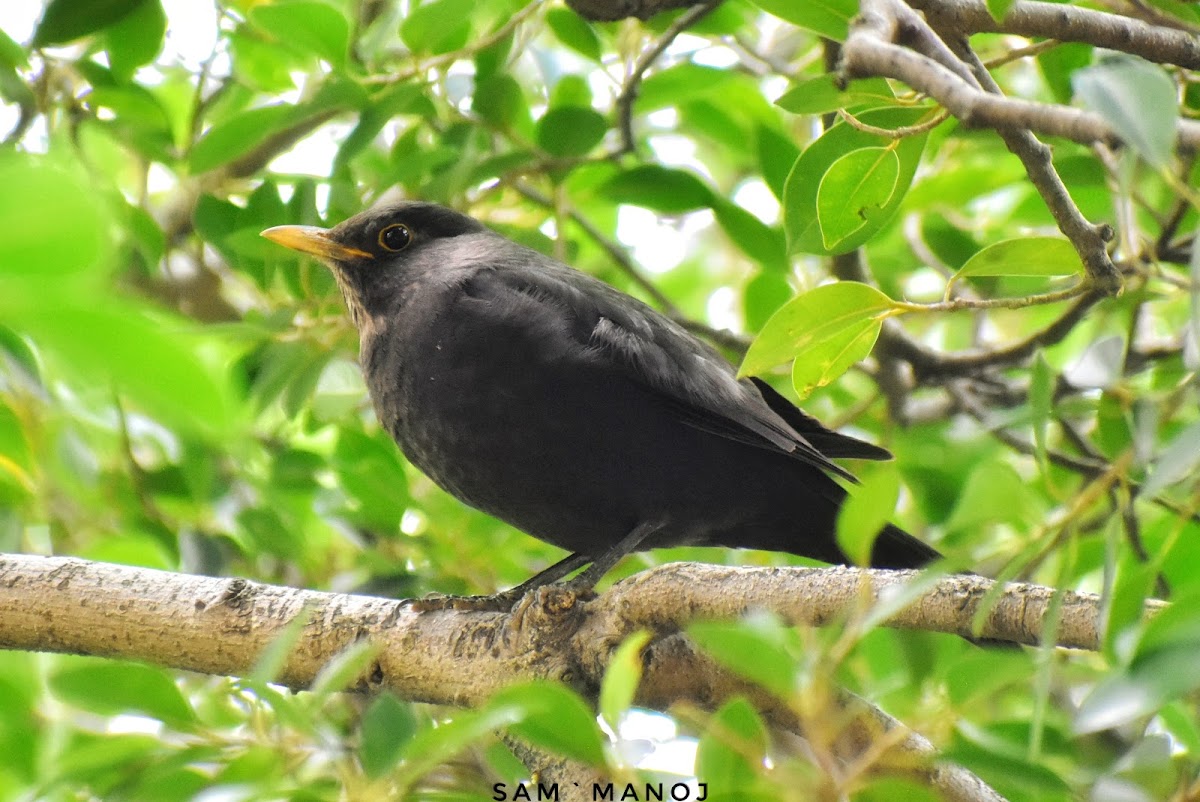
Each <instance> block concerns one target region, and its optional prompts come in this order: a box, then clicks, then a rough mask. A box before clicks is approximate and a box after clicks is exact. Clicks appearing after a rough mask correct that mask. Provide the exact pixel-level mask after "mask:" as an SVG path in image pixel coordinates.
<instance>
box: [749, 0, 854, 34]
mask: <svg viewBox="0 0 1200 802" xmlns="http://www.w3.org/2000/svg"><path fill="white" fill-rule="evenodd" d="M754 4H755V5H756V6H758V7H759V8H761V9H762V10H763V11H766V12H767V13H768V14H774V15H775V16H777V17H779V18H780V19H782V20H787V21H788V22H790V23H792V24H793V25H798V26H800V27H801V28H804V29H806V30H810V31H812V32H813V33H815V34H819V35H820V36H824V37H825V38H826V39H832V40H834V41H835V42H844V41H846V33H847V31H848V30H849V25H850V19H851V18H852V17H853V16H854V15H855V14H857V13H858V0H804V2H797V1H796V0H754Z"/></svg>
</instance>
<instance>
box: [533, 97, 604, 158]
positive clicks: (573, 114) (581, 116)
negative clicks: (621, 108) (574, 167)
mask: <svg viewBox="0 0 1200 802" xmlns="http://www.w3.org/2000/svg"><path fill="white" fill-rule="evenodd" d="M607 131H608V120H606V119H605V118H604V115H602V114H600V113H599V112H597V111H595V110H593V109H590V108H581V107H579V106H557V107H554V108H551V109H548V110H547V111H546V113H545V114H543V115H542V117H541V119H539V120H538V122H537V142H538V145H539V146H540V147H541V148H542V150H544V151H546V152H547V153H549V154H551V155H552V156H585V155H587V153H588V152H589V151H590V150H591V149H592V148H594V147H596V145H599V144H600V140H602V139H603V138H604V134H605V133H606V132H607Z"/></svg>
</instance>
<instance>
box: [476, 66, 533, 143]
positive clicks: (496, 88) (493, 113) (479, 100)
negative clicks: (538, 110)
mask: <svg viewBox="0 0 1200 802" xmlns="http://www.w3.org/2000/svg"><path fill="white" fill-rule="evenodd" d="M471 108H472V110H473V111H474V112H475V113H476V114H478V115H479V116H480V117H482V118H483V119H484V120H485V121H487V122H489V123H491V124H492V125H494V126H496V127H497V128H500V129H502V130H505V131H510V130H511V131H517V132H518V133H524V132H526V131H528V130H530V127H531V126H530V116H529V104H528V103H526V102H525V93H524V91H523V90H522V89H521V85H520V84H518V83H517V82H516V80H515V79H514V78H513V77H512V76H511V75H509V74H508V73H500V74H499V75H494V76H492V77H491V78H488V79H487V80H485V81H480V82H479V83H477V84H476V85H475V94H474V95H473V96H472V100H471Z"/></svg>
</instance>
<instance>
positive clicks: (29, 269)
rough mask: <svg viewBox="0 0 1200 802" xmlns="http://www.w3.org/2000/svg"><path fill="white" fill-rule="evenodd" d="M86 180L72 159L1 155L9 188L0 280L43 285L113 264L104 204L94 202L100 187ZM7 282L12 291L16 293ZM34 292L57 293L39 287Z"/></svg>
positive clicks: (1, 172)
mask: <svg viewBox="0 0 1200 802" xmlns="http://www.w3.org/2000/svg"><path fill="white" fill-rule="evenodd" d="M85 178H86V174H85V173H83V171H82V168H81V167H79V166H78V165H71V164H70V163H69V162H68V163H63V164H59V163H57V162H55V161H53V160H52V159H50V158H48V157H31V156H24V155H16V154H12V153H0V186H3V187H4V188H5V191H4V192H0V221H3V222H2V223H0V225H3V233H4V235H3V236H2V237H0V281H4V282H6V283H7V282H9V281H10V280H12V279H14V278H21V279H29V280H33V281H35V282H37V284H38V285H41V284H42V283H43V282H46V281H51V280H57V279H61V278H64V277H69V276H72V275H80V274H83V273H86V272H91V273H93V274H96V273H98V272H100V271H107V269H109V268H110V267H111V265H110V264H109V259H110V255H111V250H110V248H111V244H110V241H109V233H108V232H109V222H110V221H109V219H108V216H107V214H106V213H105V212H106V207H105V204H104V203H103V202H99V203H97V202H96V198H95V195H96V193H97V190H96V189H95V187H93V186H91V185H90V184H89V183H88V182H87V181H86V180H85ZM68 234H69V235H68ZM97 277H99V276H97ZM8 286H9V289H8V291H7V292H8V293H9V294H12V293H15V292H16V290H15V289H14V288H13V287H12V285H11V284H10V285H8ZM36 292H37V294H38V295H45V294H47V293H50V294H51V295H53V294H54V292H55V291H54V290H53V289H50V288H46V287H44V286H39V287H37V288H36ZM10 300H11V299H10ZM49 301H50V303H51V304H53V303H55V302H56V299H54V298H53V297H51V298H50V299H49ZM3 306H4V301H3V300H2V299H0V307H3Z"/></svg>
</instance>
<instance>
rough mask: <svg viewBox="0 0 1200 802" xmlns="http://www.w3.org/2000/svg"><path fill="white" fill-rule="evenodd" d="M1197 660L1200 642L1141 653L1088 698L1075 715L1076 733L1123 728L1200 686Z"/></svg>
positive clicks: (1199, 654)
mask: <svg viewBox="0 0 1200 802" xmlns="http://www.w3.org/2000/svg"><path fill="white" fill-rule="evenodd" d="M1197 659H1200V643H1193V644H1187V645H1184V646H1179V647H1175V648H1163V649H1159V650H1157V651H1154V652H1151V653H1150V654H1147V655H1144V656H1139V657H1138V659H1137V660H1136V662H1134V664H1133V665H1131V666H1130V667H1129V669H1128V670H1127V671H1123V672H1122V671H1118V672H1114V673H1112V674H1109V675H1108V676H1106V677H1105V678H1104V679H1102V680H1101V681H1100V683H1099V684H1098V685H1096V686H1095V687H1094V688H1093V689H1092V690H1091V692H1090V693H1089V694H1088V695H1087V696H1086V697H1085V698H1084V700H1083V702H1082V704H1080V706H1079V710H1078V712H1077V713H1076V714H1075V732H1077V733H1080V734H1083V733H1089V732H1098V731H1100V730H1107V729H1111V728H1113V727H1120V726H1121V725H1123V724H1127V723H1129V722H1131V721H1133V720H1135V719H1138V718H1141V717H1142V716H1146V715H1148V714H1150V713H1153V712H1155V711H1156V710H1158V708H1160V707H1162V706H1163V705H1165V704H1166V703H1167V702H1169V701H1171V700H1173V699H1176V698H1178V697H1180V696H1182V695H1184V694H1186V693H1191V692H1192V691H1194V690H1196V688H1200V674H1197V673H1196V671H1195V670H1193V669H1194V667H1195V665H1196V660H1197Z"/></svg>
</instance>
